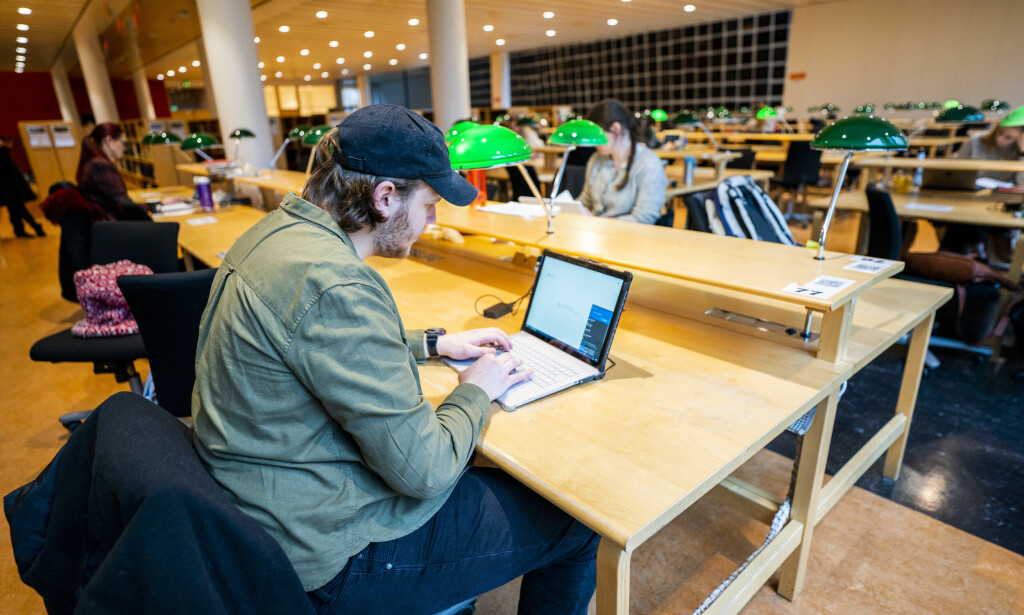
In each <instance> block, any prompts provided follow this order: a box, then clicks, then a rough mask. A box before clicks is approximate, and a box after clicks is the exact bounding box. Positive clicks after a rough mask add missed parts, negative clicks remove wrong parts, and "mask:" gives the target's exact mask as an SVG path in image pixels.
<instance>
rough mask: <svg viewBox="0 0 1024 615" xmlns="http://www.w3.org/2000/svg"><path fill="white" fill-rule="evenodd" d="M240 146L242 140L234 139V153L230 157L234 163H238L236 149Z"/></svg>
mask: <svg viewBox="0 0 1024 615" xmlns="http://www.w3.org/2000/svg"><path fill="white" fill-rule="evenodd" d="M240 147H242V140H241V139H235V155H234V156H232V157H231V159H232V160H234V161H235V163H236V164H237V163H238V149H239V148H240Z"/></svg>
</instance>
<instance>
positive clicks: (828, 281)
mask: <svg viewBox="0 0 1024 615" xmlns="http://www.w3.org/2000/svg"><path fill="white" fill-rule="evenodd" d="M847 283H848V282H847V281H846V280H840V279H838V278H818V279H817V280H815V281H814V285H815V286H827V287H828V288H842V287H843V286H846V285H847Z"/></svg>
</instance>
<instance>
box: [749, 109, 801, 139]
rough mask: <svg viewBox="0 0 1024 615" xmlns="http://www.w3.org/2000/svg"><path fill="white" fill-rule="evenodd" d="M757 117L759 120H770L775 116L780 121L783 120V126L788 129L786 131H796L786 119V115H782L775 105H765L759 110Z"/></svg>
mask: <svg viewBox="0 0 1024 615" xmlns="http://www.w3.org/2000/svg"><path fill="white" fill-rule="evenodd" d="M755 117H756V118H757V119H759V120H770V119H773V118H774V119H776V120H778V121H779V122H782V127H783V128H785V129H786V132H794V131H793V127H792V126H790V125H789V122H787V121H786V116H784V115H781V114H780V113H779V112H778V110H777V109H776V108H775V107H771V106H768V105H765V106H764V107H761V108H760V109H758V110H757V114H756V115H755Z"/></svg>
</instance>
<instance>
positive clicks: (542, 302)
mask: <svg viewBox="0 0 1024 615" xmlns="http://www.w3.org/2000/svg"><path fill="white" fill-rule="evenodd" d="M631 278H632V276H631V274H629V273H628V272H623V271H615V270H613V269H609V268H608V267H605V266H603V265H600V264H598V263H594V262H592V261H587V260H583V259H575V258H572V257H567V256H564V255H561V254H555V253H552V252H548V251H545V254H544V260H543V261H542V263H541V266H540V271H538V272H537V280H536V282H535V283H534V287H533V297H532V299H531V300H530V307H529V309H528V310H527V312H526V318H525V320H524V322H523V330H524V331H527V332H529V333H531V334H533V335H535V336H537V337H539V338H541V339H543V340H544V341H546V342H548V343H551V344H553V345H555V346H557V347H559V348H561V349H562V350H564V351H566V352H569V353H570V354H572V355H574V356H575V357H577V358H579V359H580V360H582V361H586V362H587V363H590V364H591V365H594V366H596V367H598V368H602V366H603V364H604V360H605V358H607V355H608V349H609V347H610V346H611V337H612V335H613V334H614V332H615V327H616V325H617V324H618V319H619V314H620V313H621V312H622V304H623V303H625V300H626V291H627V290H628V289H629V282H630V279H631Z"/></svg>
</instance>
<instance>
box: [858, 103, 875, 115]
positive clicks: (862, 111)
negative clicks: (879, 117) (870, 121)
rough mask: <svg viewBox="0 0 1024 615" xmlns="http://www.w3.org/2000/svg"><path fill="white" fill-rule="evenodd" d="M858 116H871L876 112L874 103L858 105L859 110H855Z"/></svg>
mask: <svg viewBox="0 0 1024 615" xmlns="http://www.w3.org/2000/svg"><path fill="white" fill-rule="evenodd" d="M853 112H854V113H856V114H857V115H871V114H872V113H874V112H875V105H873V104H872V103H866V104H863V105H857V108H856V109H854V110H853Z"/></svg>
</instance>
